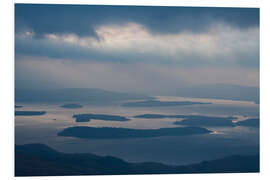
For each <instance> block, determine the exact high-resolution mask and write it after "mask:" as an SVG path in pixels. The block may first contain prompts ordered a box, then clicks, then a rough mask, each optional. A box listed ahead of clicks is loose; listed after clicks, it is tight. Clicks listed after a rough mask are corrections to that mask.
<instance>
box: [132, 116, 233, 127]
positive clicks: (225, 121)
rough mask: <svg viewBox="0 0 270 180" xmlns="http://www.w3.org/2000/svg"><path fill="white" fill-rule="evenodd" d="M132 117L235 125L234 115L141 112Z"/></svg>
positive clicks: (181, 122) (183, 123)
mask: <svg viewBox="0 0 270 180" xmlns="http://www.w3.org/2000/svg"><path fill="white" fill-rule="evenodd" d="M134 118H145V119H157V118H158V119H163V118H175V119H178V118H179V119H182V120H181V121H175V122H174V124H175V125H185V126H236V124H235V123H233V122H232V121H233V120H234V119H236V117H230V116H229V117H213V116H200V115H163V114H142V115H137V116H134Z"/></svg>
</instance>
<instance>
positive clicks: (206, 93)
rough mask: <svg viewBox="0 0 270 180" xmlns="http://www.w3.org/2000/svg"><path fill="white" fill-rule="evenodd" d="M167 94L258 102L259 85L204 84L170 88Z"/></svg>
mask: <svg viewBox="0 0 270 180" xmlns="http://www.w3.org/2000/svg"><path fill="white" fill-rule="evenodd" d="M169 95H171V96H183V97H193V98H213V99H228V100H241V101H253V102H255V103H257V104H259V100H260V89H259V87H249V86H240V85H232V84H206V85H198V86H188V87H187V86H185V87H183V88H178V89H172V90H171V92H170V94H169Z"/></svg>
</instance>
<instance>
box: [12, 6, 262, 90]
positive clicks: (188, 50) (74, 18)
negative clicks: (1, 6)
mask: <svg viewBox="0 0 270 180" xmlns="http://www.w3.org/2000/svg"><path fill="white" fill-rule="evenodd" d="M15 32H16V34H15V73H16V81H17V80H18V81H31V82H48V81H49V82H51V84H54V85H55V84H58V85H59V86H61V87H92V88H103V89H110V90H118V91H133V92H146V93H149V92H151V93H152V92H155V90H156V89H160V88H164V89H166V88H168V89H169V88H181V86H185V85H189V84H215V83H227V84H238V85H246V86H258V85H259V10H258V9H239V8H180V7H127V6H123V7H120V6H63V5H58V6H57V5H22V4H17V5H16V6H15ZM34 84H36V85H37V84H38V83H34ZM43 84H44V83H43ZM48 87H49V85H48ZM16 88H20V87H16Z"/></svg>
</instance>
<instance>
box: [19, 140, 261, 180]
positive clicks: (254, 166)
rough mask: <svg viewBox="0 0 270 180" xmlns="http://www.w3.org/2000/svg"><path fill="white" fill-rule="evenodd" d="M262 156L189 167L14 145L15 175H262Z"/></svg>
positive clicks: (249, 156)
mask: <svg viewBox="0 0 270 180" xmlns="http://www.w3.org/2000/svg"><path fill="white" fill-rule="evenodd" d="M259 159H260V158H259V154H254V155H232V156H228V157H224V158H220V159H216V160H210V161H203V162H198V163H195V164H190V165H166V164H163V163H156V162H141V163H131V162H127V161H124V160H122V159H120V158H117V157H113V156H97V155H94V154H90V153H81V154H80V153H74V154H73V153H62V152H58V151H56V150H54V149H52V148H50V147H48V146H47V145H44V144H25V145H15V176H65V175H69V176H70V175H128V174H172V173H173V174H183V173H247V172H259V171H260V168H259V167H260V166H259V164H260V163H259Z"/></svg>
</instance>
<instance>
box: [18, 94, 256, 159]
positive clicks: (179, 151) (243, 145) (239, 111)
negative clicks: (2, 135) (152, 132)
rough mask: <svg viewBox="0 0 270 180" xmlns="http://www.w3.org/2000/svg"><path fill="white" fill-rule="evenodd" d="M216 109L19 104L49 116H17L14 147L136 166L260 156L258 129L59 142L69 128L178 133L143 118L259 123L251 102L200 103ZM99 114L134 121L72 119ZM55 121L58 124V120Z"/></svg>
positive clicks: (161, 121)
mask: <svg viewBox="0 0 270 180" xmlns="http://www.w3.org/2000/svg"><path fill="white" fill-rule="evenodd" d="M158 98H159V99H160V100H163V101H165V100H166V101H168V100H174V101H179V100H196V101H199V99H194V98H179V97H177V98H175V97H158ZM201 101H204V102H210V101H211V102H212V103H213V104H204V105H191V106H175V107H155V108H130V107H122V106H120V105H119V104H115V105H113V106H109V105H106V106H105V105H104V106H101V105H99V106H93V105H86V104H83V105H84V107H83V108H80V109H65V108H61V107H60V105H62V104H64V103H61V104H34V103H32V104H30V103H28V104H26V103H25V104H19V105H23V108H20V109H18V110H36V111H46V112H47V113H46V114H45V115H43V116H16V119H15V126H16V128H15V142H16V144H26V143H45V144H48V145H49V146H51V147H53V148H55V149H57V150H60V151H63V152H88V153H95V154H98V155H112V156H116V157H120V158H124V159H125V160H128V161H132V162H141V161H155V162H163V163H167V164H189V163H193V162H199V161H201V160H210V159H216V158H220V157H224V156H228V155H232V154H254V153H258V150H259V148H258V146H259V132H258V128H247V127H226V128H220V127H219V128H218V127H208V129H210V130H213V131H214V133H212V134H207V135H192V136H182V137H181V136H178V137H157V138H141V139H140V138H138V139H121V140H118V139H114V140H112V139H108V140H86V139H77V138H71V137H59V136H57V132H59V131H60V130H62V129H64V128H66V127H70V126H91V127H124V128H137V129H151V128H153V129H156V128H167V127H178V126H176V125H174V124H173V122H174V121H176V120H180V119H173V118H164V119H140V118H133V116H135V115H139V114H146V113H148V114H195V115H207V116H236V117H237V118H238V120H244V119H247V118H250V117H258V115H259V105H257V104H254V103H252V102H242V101H228V100H209V99H203V100H202V99H200V102H201ZM80 113H97V114H111V115H121V116H125V117H127V118H130V119H131V121H125V122H118V121H102V120H91V121H90V122H75V119H74V118H72V115H73V114H80ZM54 119H55V120H54Z"/></svg>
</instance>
